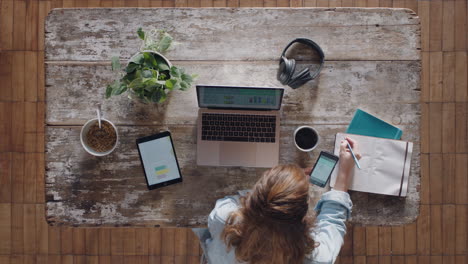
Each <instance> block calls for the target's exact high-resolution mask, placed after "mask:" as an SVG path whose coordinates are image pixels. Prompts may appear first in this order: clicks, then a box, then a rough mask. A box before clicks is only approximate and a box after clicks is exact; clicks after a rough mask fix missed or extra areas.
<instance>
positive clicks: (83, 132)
mask: <svg viewBox="0 0 468 264" xmlns="http://www.w3.org/2000/svg"><path fill="white" fill-rule="evenodd" d="M102 121H106V122H108V123H109V124H111V125H112V127H113V128H114V130H115V135H116V140H115V144H114V146H113V147H112V148H111V149H110V150H108V151H105V152H98V151H96V150H94V149H92V148H91V147H90V146H88V144H87V143H86V140H85V136H86V134H87V133H88V130H89V129H90V127H91V126H92V125H93V124H94V123H96V122H98V119H97V118H94V119H91V120H88V121H87V122H86V123H85V124H84V125H83V127H82V128H81V133H80V141H81V145H82V146H83V148H84V149H85V150H86V152H88V153H89V154H91V155H94V156H105V155H108V154H110V153H112V151H114V149H115V148H116V147H117V142H119V133H118V132H117V127H116V126H115V125H114V124H113V123H112V122H111V121H109V120H107V119H105V118H101V122H102Z"/></svg>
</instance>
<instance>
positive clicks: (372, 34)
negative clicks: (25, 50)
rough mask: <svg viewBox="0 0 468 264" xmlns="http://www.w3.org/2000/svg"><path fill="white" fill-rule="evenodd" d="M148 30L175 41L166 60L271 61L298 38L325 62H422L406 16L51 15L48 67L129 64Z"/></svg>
mask: <svg viewBox="0 0 468 264" xmlns="http://www.w3.org/2000/svg"><path fill="white" fill-rule="evenodd" d="M135 17H138V18H139V19H136V20H135V19H133V18H135ZM285 17H287V18H288V23H284V18H285ZM154 25H157V26H158V27H159V28H164V29H167V30H168V31H169V32H170V33H171V34H172V35H173V36H174V38H175V39H176V40H177V41H178V42H179V45H177V46H176V47H174V49H173V50H172V51H171V52H169V53H168V57H169V58H170V59H172V60H241V61H242V60H277V59H278V57H279V55H280V54H281V51H282V50H283V48H284V46H285V45H286V44H287V43H289V42H290V41H291V40H292V39H294V38H296V37H309V38H312V39H313V40H314V41H316V42H317V43H318V44H319V45H321V47H322V49H323V50H324V52H325V54H326V57H327V59H329V60H418V59H419V58H420V52H419V48H420V41H419V39H420V32H419V18H418V17H417V16H416V14H414V13H413V12H412V11H410V10H408V9H380V8H372V9H359V8H312V9H307V8H302V9H281V8H280V9H277V8H275V9H251V8H250V9H242V8H241V9H231V8H214V9H213V8H210V9H191V8H178V9H145V8H125V9H56V10H54V11H52V12H51V13H50V15H49V16H48V18H47V21H46V45H45V47H46V60H48V61H69V60H73V61H102V60H110V58H111V56H113V55H119V56H121V57H123V58H129V57H130V56H131V55H133V54H134V53H135V51H136V50H137V49H138V47H139V45H140V40H139V39H138V38H137V36H136V33H135V32H136V30H137V29H138V28H139V27H143V28H148V27H153V26H154ZM273 36H274V37H273ZM123 40H125V42H123ZM219 43H223V45H219ZM402 46H405V48H401V47H402Z"/></svg>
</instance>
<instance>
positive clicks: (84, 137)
mask: <svg viewBox="0 0 468 264" xmlns="http://www.w3.org/2000/svg"><path fill="white" fill-rule="evenodd" d="M118 140H119V134H118V132H117V127H116V126H115V125H114V124H113V123H112V122H111V121H109V120H107V119H104V118H101V128H99V121H98V119H97V118H94V119H91V120H89V121H87V122H86V123H85V124H84V125H83V127H82V128H81V133H80V141H81V145H82V146H83V148H84V149H85V150H86V152H88V153H89V154H91V155H94V156H105V155H108V154H110V153H112V151H114V149H115V148H116V147H117V142H118Z"/></svg>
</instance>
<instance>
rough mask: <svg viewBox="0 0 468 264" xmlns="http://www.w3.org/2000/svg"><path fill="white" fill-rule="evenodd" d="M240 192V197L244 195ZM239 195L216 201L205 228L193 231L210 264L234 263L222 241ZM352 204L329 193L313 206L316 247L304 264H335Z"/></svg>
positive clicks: (342, 196) (338, 194)
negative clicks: (225, 226)
mask: <svg viewBox="0 0 468 264" xmlns="http://www.w3.org/2000/svg"><path fill="white" fill-rule="evenodd" d="M243 192H244V193H242V191H241V192H239V193H240V195H245V191H243ZM239 197H240V196H239V195H234V196H227V197H224V198H222V199H219V200H218V201H216V205H215V208H214V209H213V211H211V213H210V215H209V217H208V229H194V232H195V233H196V234H197V235H198V236H199V238H200V242H201V246H202V248H203V250H204V256H205V257H206V259H207V261H208V263H210V264H221V263H226V264H236V263H239V262H237V261H236V257H235V251H234V249H231V250H230V251H227V248H226V245H225V244H224V241H223V240H222V239H221V233H222V232H223V229H224V225H225V223H226V220H227V218H228V217H229V214H230V213H231V212H233V211H235V210H237V209H238V208H239V206H240V202H239ZM351 208H352V202H351V199H350V197H349V194H348V193H346V192H342V191H336V190H331V191H329V192H327V193H324V194H323V195H322V197H321V199H320V200H319V202H318V203H317V205H316V206H315V210H316V211H317V212H318V213H319V214H318V216H317V219H316V221H317V223H316V227H315V228H314V230H312V231H311V234H312V237H313V238H314V240H315V241H316V242H318V243H320V244H319V246H318V247H316V248H315V249H314V250H313V251H312V253H311V254H309V255H307V256H306V258H305V259H304V263H306V264H322V263H334V262H335V260H336V257H337V256H338V254H339V253H340V249H341V246H342V245H343V242H344V238H343V237H344V235H345V234H346V225H345V221H346V220H347V219H348V218H349V216H350V214H351Z"/></svg>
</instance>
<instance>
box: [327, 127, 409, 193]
mask: <svg viewBox="0 0 468 264" xmlns="http://www.w3.org/2000/svg"><path fill="white" fill-rule="evenodd" d="M346 136H348V137H350V138H351V139H354V140H356V141H358V142H359V146H360V149H361V150H360V152H361V156H362V157H361V159H360V160H359V164H360V165H361V169H358V168H357V167H355V168H354V177H353V179H352V182H351V185H350V188H349V189H350V190H354V191H361V192H369V193H378V194H386V195H396V196H398V195H400V196H406V191H407V184H408V176H409V167H410V163H409V161H410V160H411V159H410V158H411V153H412V147H413V144H412V143H411V142H408V144H407V142H406V141H400V140H390V139H383V138H375V137H368V136H360V135H353V134H345V133H338V134H337V135H336V141H335V149H334V153H335V155H339V152H340V142H341V141H342V140H344V138H345V137H346ZM336 168H339V162H338V164H337V166H336ZM337 173H338V170H337V169H336V170H334V171H333V174H332V176H331V179H330V186H331V187H333V186H334V185H335V181H336V176H337ZM402 183H403V188H402V190H401V193H400V186H401V185H402Z"/></svg>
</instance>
